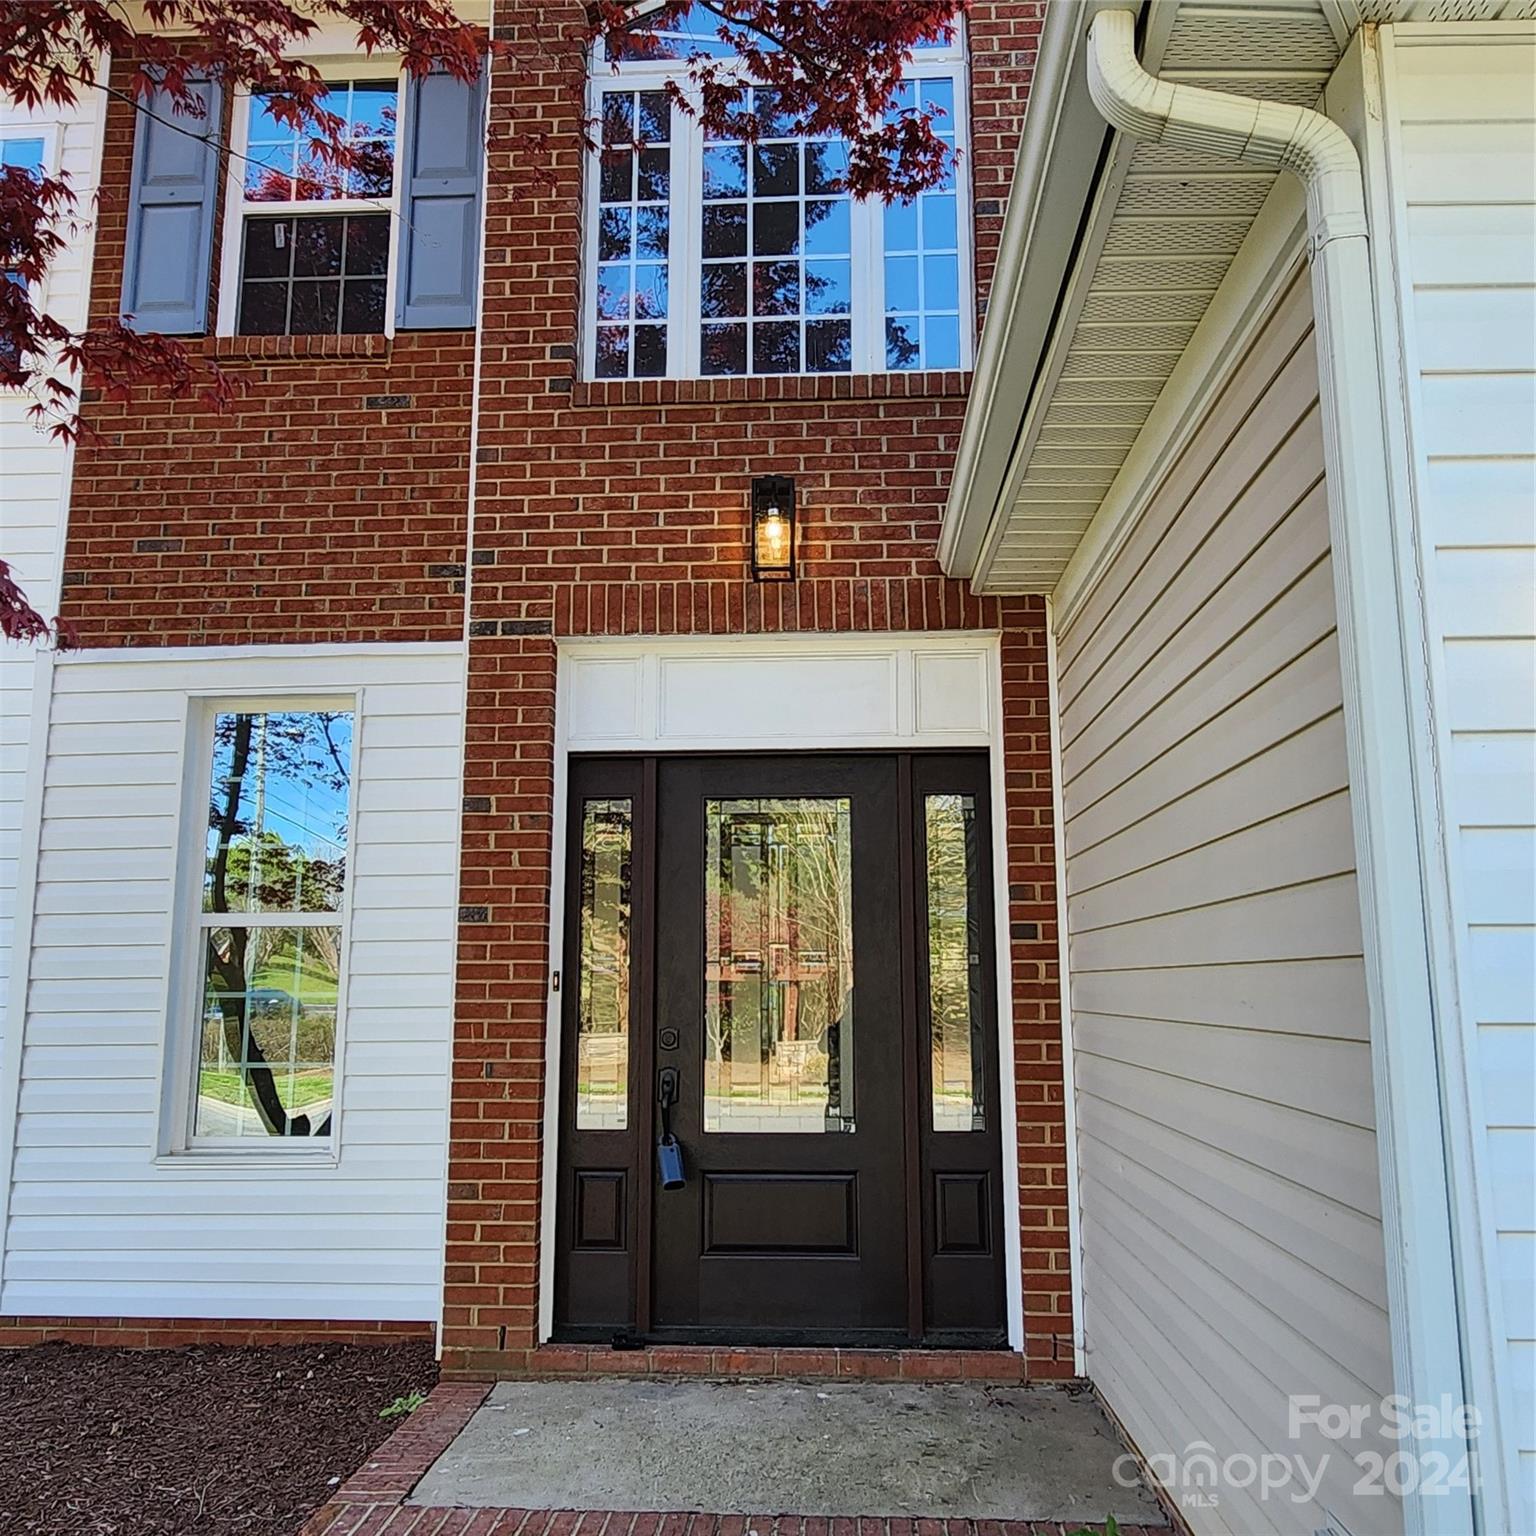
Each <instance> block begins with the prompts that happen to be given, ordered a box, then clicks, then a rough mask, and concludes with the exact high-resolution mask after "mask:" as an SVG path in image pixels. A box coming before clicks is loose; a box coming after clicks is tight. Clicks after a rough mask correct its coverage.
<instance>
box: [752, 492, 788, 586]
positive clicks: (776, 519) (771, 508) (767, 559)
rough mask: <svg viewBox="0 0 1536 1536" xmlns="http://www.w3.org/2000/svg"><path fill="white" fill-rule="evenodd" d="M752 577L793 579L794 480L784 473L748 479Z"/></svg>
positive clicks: (754, 579)
mask: <svg viewBox="0 0 1536 1536" xmlns="http://www.w3.org/2000/svg"><path fill="white" fill-rule="evenodd" d="M752 579H753V581H793V580H794V579H795V482H794V481H793V480H791V479H790V478H789V476H788V475H758V476H757V477H756V478H755V479H754V480H753V482H752Z"/></svg>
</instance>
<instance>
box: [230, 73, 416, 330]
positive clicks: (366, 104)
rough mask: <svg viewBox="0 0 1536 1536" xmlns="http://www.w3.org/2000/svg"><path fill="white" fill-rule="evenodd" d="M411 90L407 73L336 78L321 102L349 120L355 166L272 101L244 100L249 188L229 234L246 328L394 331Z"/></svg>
mask: <svg viewBox="0 0 1536 1536" xmlns="http://www.w3.org/2000/svg"><path fill="white" fill-rule="evenodd" d="M401 97H402V80H401V78H400V77H399V76H398V75H393V74H392V75H390V76H388V77H387V78H382V77H381V78H365V77H356V78H347V79H340V78H338V79H334V80H330V81H328V82H327V89H326V91H325V94H324V96H323V97H322V98H321V105H322V106H323V107H324V108H325V109H326V110H327V111H329V112H333V113H335V114H336V116H337V117H339V118H340V119H341V120H342V121H343V123H344V124H345V140H346V143H347V145H348V146H349V148H350V149H351V150H352V152H353V155H354V157H355V158H354V163H353V164H352V165H351V166H350V167H346V168H342V167H338V166H335V165H333V164H330V163H329V162H327V161H326V160H324V159H323V158H321V157H320V156H318V155H316V154H315V153H314V151H313V149H312V147H311V142H310V140H311V135H310V134H309V133H307V132H302V131H300V130H299V129H297V128H295V127H293V126H292V125H291V124H289V123H286V122H283V121H281V120H280V119H279V118H278V117H277V116H275V115H274V113H273V111H272V109H271V107H270V105H269V103H268V102H267V100H266V99H265V98H264V97H262V96H259V95H258V96H251V97H246V98H242V99H240V100H239V101H237V102H236V106H235V123H236V127H235V144H234V150H235V162H234V164H235V174H236V175H238V177H239V183H238V185H239V195H238V201H237V202H236V203H235V204H234V205H233V206H232V208H231V210H230V212H229V214H228V217H229V218H231V219H232V220H233V221H234V229H233V231H232V234H233V238H232V239H230V238H227V239H226V242H225V257H226V264H227V263H228V262H230V261H231V260H233V262H234V263H235V265H236V269H237V270H236V273H235V274H234V276H235V283H236V286H235V289H234V294H235V303H234V317H233V325H232V326H231V327H230V328H231V329H232V330H233V331H234V332H235V333H237V334H239V335H242V336H284V335H287V336H315V335H330V336H334V335H355V334H366V333H369V332H380V331H383V330H384V329H385V328H386V324H385V322H386V317H387V316H389V315H390V314H391V313H392V308H391V306H392V303H393V289H392V274H391V262H390V252H391V247H392V245H393V244H394V225H395V219H394V215H395V213H396V212H397V210H398V208H399V201H400V194H399V178H398V176H397V175H396V169H395V165H396V154H395V146H396V139H397V136H398V130H399V124H400V121H401V108H402V100H401ZM229 280H230V275H229V273H228V269H227V266H226V278H225V281H226V282H228V281H229Z"/></svg>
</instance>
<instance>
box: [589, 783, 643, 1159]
mask: <svg viewBox="0 0 1536 1536" xmlns="http://www.w3.org/2000/svg"><path fill="white" fill-rule="evenodd" d="M630 843H631V809H630V803H629V801H628V800H588V801H587V802H586V804H585V806H584V807H583V809H582V817H581V918H580V921H581V976H580V980H579V982H578V985H579V987H580V989H581V990H580V996H579V998H578V1007H577V1010H576V1129H577V1130H578V1131H622V1130H623V1129H624V1128H625V1126H626V1125H627V1124H628V1122H629V975H630V959H629V916H630V898H631V891H630Z"/></svg>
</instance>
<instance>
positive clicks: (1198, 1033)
mask: <svg viewBox="0 0 1536 1536" xmlns="http://www.w3.org/2000/svg"><path fill="white" fill-rule="evenodd" d="M1317 401H1318V388H1317V369H1316V356H1315V351H1314V347H1313V342H1312V325H1311V305H1310V299H1309V294H1308V289H1307V284H1306V280H1305V277H1304V276H1302V277H1299V278H1298V279H1297V280H1296V281H1294V282H1293V283H1292V284H1291V285H1290V287H1289V289H1288V291H1287V292H1286V294H1285V296H1284V297H1283V298H1282V299H1281V300H1280V301H1279V302H1278V304H1277V306H1276V308H1275V310H1274V312H1273V313H1272V314H1271V315H1270V317H1269V319H1268V321H1267V322H1266V324H1265V326H1264V328H1263V330H1262V332H1261V334H1260V335H1259V337H1258V339H1257V340H1256V342H1255V343H1254V345H1253V347H1252V349H1251V351H1250V353H1249V355H1248V356H1247V357H1245V358H1244V359H1243V360H1242V361H1241V362H1240V363H1239V364H1238V365H1237V366H1236V368H1235V369H1234V371H1233V373H1232V376H1231V377H1230V378H1229V379H1228V380H1227V381H1226V383H1225V384H1224V385H1223V387H1222V389H1221V391H1219V393H1218V396H1217V398H1216V399H1215V400H1214V401H1213V403H1212V404H1211V406H1210V408H1209V410H1208V413H1207V417H1206V419H1205V421H1204V422H1203V423H1202V424H1201V426H1200V427H1199V428H1198V429H1197V431H1196V433H1195V435H1194V436H1193V437H1192V439H1191V443H1190V446H1189V447H1188V448H1187V449H1186V450H1185V453H1184V454H1183V456H1182V457H1181V458H1180V460H1179V462H1178V463H1177V464H1176V465H1175V466H1174V468H1173V469H1172V470H1171V471H1170V472H1169V474H1168V476H1167V478H1166V479H1165V481H1164V482H1163V483H1162V484H1161V485H1160V486H1159V487H1157V488H1156V489H1155V491H1154V492H1153V493H1152V495H1151V498H1150V500H1149V503H1148V505H1147V508H1146V511H1145V512H1144V514H1143V516H1142V518H1141V520H1140V521H1139V523H1138V524H1137V525H1136V526H1135V528H1134V529H1133V530H1132V531H1131V532H1130V533H1129V535H1128V536H1127V537H1126V539H1125V541H1124V543H1123V544H1122V545H1121V547H1120V549H1119V550H1118V552H1117V553H1116V555H1115V556H1114V558H1113V560H1112V561H1111V563H1110V565H1109V567H1108V568H1107V570H1106V571H1105V574H1104V576H1103V579H1102V581H1101V583H1100V585H1099V586H1098V588H1097V589H1096V590H1095V591H1094V592H1093V593H1092V594H1091V595H1090V596H1089V597H1088V598H1087V599H1085V601H1084V603H1083V605H1082V607H1081V608H1080V609H1079V610H1078V611H1077V612H1076V613H1074V614H1073V615H1072V617H1071V619H1070V620H1069V622H1068V626H1067V629H1066V632H1065V633H1064V634H1063V635H1062V636H1061V637H1060V645H1059V650H1058V655H1059V661H1060V673H1059V679H1058V683H1059V690H1060V699H1061V718H1062V738H1063V753H1062V756H1063V762H1062V794H1063V802H1064V805H1063V810H1064V816H1065V836H1066V847H1067V868H1066V883H1067V892H1068V895H1067V923H1068V945H1069V960H1070V966H1071V977H1072V982H1071V1002H1072V1029H1073V1047H1074V1061H1075V1075H1076V1083H1077V1126H1078V1152H1079V1162H1080V1168H1081V1172H1082V1193H1081V1200H1082V1247H1083V1273H1084V1305H1085V1331H1086V1343H1087V1350H1088V1361H1089V1368H1090V1371H1091V1372H1092V1374H1093V1376H1094V1378H1095V1379H1096V1380H1097V1382H1098V1383H1099V1386H1100V1388H1101V1390H1102V1391H1103V1392H1104V1393H1105V1396H1106V1398H1107V1400H1108V1401H1109V1403H1110V1406H1111V1407H1112V1408H1113V1409H1114V1410H1115V1412H1116V1413H1117V1414H1118V1415H1119V1416H1120V1418H1121V1419H1122V1420H1123V1422H1124V1423H1125V1424H1126V1426H1127V1427H1128V1429H1129V1430H1130V1432H1131V1435H1132V1438H1133V1439H1135V1441H1136V1442H1137V1444H1138V1445H1139V1446H1140V1447H1141V1448H1142V1449H1143V1451H1145V1452H1148V1453H1153V1454H1155V1453H1156V1452H1157V1451H1159V1450H1165V1449H1175V1450H1176V1451H1178V1452H1180V1453H1182V1452H1183V1450H1184V1448H1185V1447H1187V1446H1189V1445H1191V1444H1193V1443H1195V1442H1198V1441H1204V1442H1206V1443H1207V1444H1208V1445H1209V1446H1211V1447H1212V1448H1213V1449H1214V1452H1215V1457H1216V1459H1217V1460H1218V1461H1220V1460H1221V1459H1222V1458H1223V1457H1226V1456H1230V1455H1236V1454H1242V1453H1247V1454H1250V1455H1261V1454H1262V1453H1263V1452H1264V1451H1266V1450H1271V1449H1273V1448H1274V1447H1275V1446H1287V1447H1289V1448H1290V1449H1291V1450H1293V1451H1295V1452H1297V1453H1299V1454H1302V1455H1305V1456H1307V1458H1308V1460H1309V1462H1310V1461H1312V1460H1321V1459H1327V1460H1328V1461H1329V1464H1330V1469H1329V1471H1328V1472H1327V1474H1326V1475H1325V1477H1324V1480H1323V1483H1322V1485H1321V1488H1320V1490H1319V1492H1318V1496H1317V1499H1316V1500H1315V1501H1314V1502H1307V1501H1304V1500H1297V1501H1293V1500H1292V1499H1291V1498H1289V1497H1288V1496H1287V1497H1283V1498H1275V1497H1272V1498H1269V1499H1267V1500H1262V1501H1261V1500H1258V1499H1256V1498H1253V1497H1252V1496H1251V1495H1250V1493H1249V1492H1247V1491H1241V1490H1233V1491H1230V1492H1229V1491H1226V1490H1224V1491H1223V1493H1222V1495H1221V1503H1220V1506H1219V1507H1218V1508H1207V1507H1202V1506H1201V1505H1199V1504H1198V1503H1194V1502H1191V1503H1186V1504H1184V1506H1183V1508H1182V1512H1183V1514H1184V1515H1185V1517H1186V1518H1187V1519H1188V1520H1189V1521H1190V1522H1191V1524H1192V1526H1193V1527H1194V1529H1195V1530H1196V1531H1197V1532H1200V1533H1205V1532H1211V1533H1215V1532H1218V1531H1220V1532H1230V1531H1234V1530H1241V1531H1243V1532H1244V1533H1250V1532H1251V1533H1259V1532H1271V1531H1272V1532H1277V1533H1280V1532H1283V1533H1285V1536H1311V1533H1312V1532H1313V1531H1315V1530H1317V1529H1318V1528H1320V1527H1322V1526H1324V1525H1326V1524H1327V1523H1328V1512H1332V1513H1334V1514H1336V1515H1337V1516H1338V1517H1340V1519H1341V1520H1342V1521H1343V1523H1344V1524H1345V1525H1346V1526H1347V1527H1348V1528H1349V1529H1351V1530H1359V1531H1361V1532H1365V1531H1370V1532H1372V1533H1375V1536H1380V1533H1390V1532H1392V1531H1394V1530H1396V1529H1397V1528H1398V1526H1399V1523H1400V1510H1399V1508H1398V1505H1397V1503H1396V1502H1395V1501H1393V1500H1391V1499H1387V1500H1377V1499H1372V1500H1371V1501H1370V1502H1369V1504H1367V1503H1366V1502H1365V1501H1363V1500H1361V1499H1359V1498H1357V1496H1356V1494H1355V1492H1354V1482H1355V1475H1357V1474H1354V1471H1353V1464H1352V1463H1351V1462H1350V1461H1349V1460H1348V1458H1347V1457H1341V1456H1340V1455H1339V1452H1340V1451H1341V1450H1342V1449H1345V1448H1344V1447H1341V1446H1340V1445H1338V1444H1330V1443H1326V1442H1322V1441H1318V1442H1317V1443H1315V1444H1314V1443H1312V1442H1310V1441H1307V1440H1306V1439H1305V1437H1304V1440H1303V1442H1302V1443H1299V1444H1298V1443H1295V1442H1293V1441H1292V1440H1291V1439H1290V1438H1289V1434H1288V1430H1289V1426H1288V1423H1287V1412H1288V1399H1289V1397H1290V1396H1291V1395H1292V1394H1305V1393H1312V1394H1316V1395H1317V1396H1319V1397H1320V1398H1321V1399H1322V1400H1323V1401H1324V1402H1338V1403H1360V1404H1371V1403H1374V1402H1378V1401H1379V1400H1380V1398H1381V1397H1382V1396H1384V1395H1385V1394H1386V1393H1388V1392H1390V1391H1391V1390H1392V1370H1391V1359H1390V1335H1389V1330H1388V1326H1387V1311H1386V1306H1387V1298H1386V1276H1385V1259H1384V1250H1383V1242H1382V1230H1381V1191H1380V1180H1379V1174H1378V1171H1377V1159H1376V1145H1375V1133H1374V1098H1373V1088H1372V1075H1371V1054H1370V1045H1369V1027H1368V1018H1367V1010H1366V999H1365V970H1364V964H1363V961H1362V958H1361V929H1360V910H1359V895H1358V891H1357V889H1356V884H1355V873H1354V856H1353V847H1354V838H1353V829H1352V823H1351V819H1350V805H1349V781H1348V770H1347V765H1346V758H1345V743H1344V730H1343V716H1342V711H1341V698H1342V690H1341V683H1340V675H1339V655H1338V645H1337V637H1336V633H1335V629H1336V621H1335V615H1334V605H1333V575H1332V570H1331V563H1330V559H1329V533H1328V516H1327V504H1326V497H1325V494H1324V489H1323V485H1322V476H1323V455H1322V439H1321V436H1320V433H1319V430H1318V403H1317ZM1361 1448H1362V1447H1358V1446H1357V1447H1353V1448H1352V1449H1355V1450H1358V1449H1361ZM1372 1448H1378V1447H1374V1446H1373V1447H1372ZM1387 1449H1391V1447H1387ZM1327 1453H1332V1454H1331V1456H1330V1455H1328V1454H1327ZM1175 1491H1176V1492H1177V1491H1178V1490H1175Z"/></svg>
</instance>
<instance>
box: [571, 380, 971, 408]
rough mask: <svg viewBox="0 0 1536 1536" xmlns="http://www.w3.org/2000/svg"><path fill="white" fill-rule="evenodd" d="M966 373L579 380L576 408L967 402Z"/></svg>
mask: <svg viewBox="0 0 1536 1536" xmlns="http://www.w3.org/2000/svg"><path fill="white" fill-rule="evenodd" d="M970 386H971V376H970V374H969V373H967V372H960V371H949V372H944V373H819V374H805V373H791V374H766V375H764V374H759V375H756V376H753V377H746V378H725V379H721V378H712V379H578V380H577V381H576V382H575V383H574V384H573V385H572V386H571V404H572V405H573V406H577V407H581V408H592V407H597V408H602V407H613V406H627V405H755V404H758V403H759V402H763V401H779V400H891V399H896V400H921V399H937V398H944V397H962V398H963V397H964V396H965V395H966V394H967V393H969V391H970Z"/></svg>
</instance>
